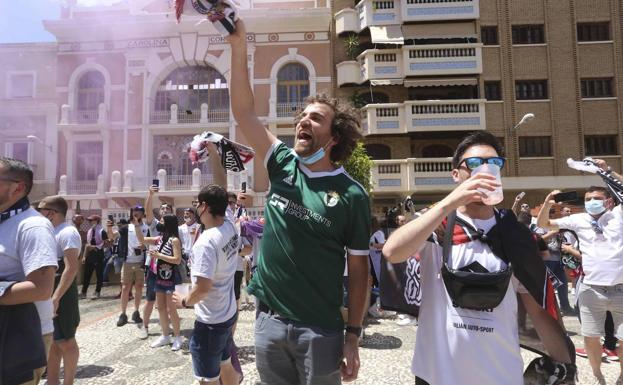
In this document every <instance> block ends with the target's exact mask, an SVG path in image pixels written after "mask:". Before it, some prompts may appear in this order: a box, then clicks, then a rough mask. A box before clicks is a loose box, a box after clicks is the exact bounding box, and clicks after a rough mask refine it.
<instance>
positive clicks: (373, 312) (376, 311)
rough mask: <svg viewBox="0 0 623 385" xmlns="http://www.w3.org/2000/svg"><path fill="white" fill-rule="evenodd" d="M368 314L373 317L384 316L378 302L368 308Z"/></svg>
mask: <svg viewBox="0 0 623 385" xmlns="http://www.w3.org/2000/svg"><path fill="white" fill-rule="evenodd" d="M368 315H370V317H372V318H381V317H383V313H381V311H380V309H379V306H378V305H377V304H374V305H372V306H370V308H369V309H368Z"/></svg>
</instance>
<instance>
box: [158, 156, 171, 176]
mask: <svg viewBox="0 0 623 385" xmlns="http://www.w3.org/2000/svg"><path fill="white" fill-rule="evenodd" d="M160 169H163V170H164V171H166V172H167V175H173V159H172V157H171V153H169V152H166V151H164V152H161V153H160V154H159V155H158V159H157V161H156V171H158V170H160Z"/></svg>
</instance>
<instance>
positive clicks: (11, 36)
mask: <svg viewBox="0 0 623 385" xmlns="http://www.w3.org/2000/svg"><path fill="white" fill-rule="evenodd" d="M63 1H64V0H18V1H15V0H0V44H2V43H32V42H50V41H54V35H52V34H51V33H49V32H47V31H46V30H45V29H44V28H43V24H42V22H41V21H42V20H55V19H58V18H59V17H60V12H61V4H62V3H63ZM118 1H119V0H78V5H82V6H94V5H109V4H111V3H115V2H118Z"/></svg>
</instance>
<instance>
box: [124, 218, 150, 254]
mask: <svg viewBox="0 0 623 385" xmlns="http://www.w3.org/2000/svg"><path fill="white" fill-rule="evenodd" d="M148 230H149V226H147V225H146V224H144V223H141V231H142V232H143V236H144V237H146V236H147V232H148ZM141 247H142V246H141V243H140V242H139V240H138V237H137V236H136V226H134V225H133V224H131V223H130V224H128V256H127V257H126V259H125V261H126V263H142V262H143V254H141V255H136V253H135V252H134V249H138V248H141Z"/></svg>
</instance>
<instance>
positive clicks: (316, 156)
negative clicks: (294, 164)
mask: <svg viewBox="0 0 623 385" xmlns="http://www.w3.org/2000/svg"><path fill="white" fill-rule="evenodd" d="M329 143H331V140H329V141H328V142H327V144H329ZM327 144H325V145H324V146H323V147H320V148H319V149H318V151H316V152H314V153H313V154H311V155H309V156H300V155H299V154H297V153H296V151H294V150H292V153H293V154H294V156H295V157H296V158H297V159H298V160H299V161H300V162H301V163H303V164H314V163H316V162H318V161H319V160H320V159H322V158H324V155H325V151H324V148H325V147H326V146H327Z"/></svg>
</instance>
